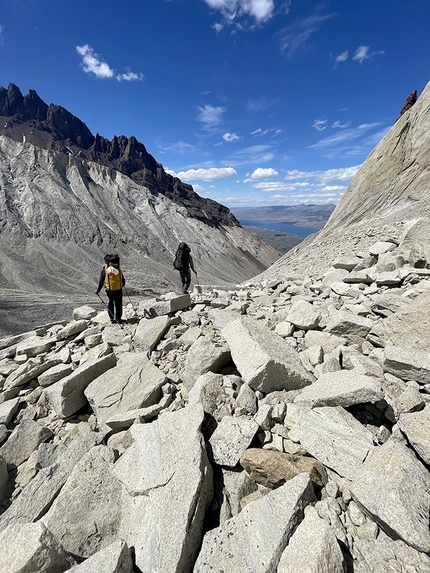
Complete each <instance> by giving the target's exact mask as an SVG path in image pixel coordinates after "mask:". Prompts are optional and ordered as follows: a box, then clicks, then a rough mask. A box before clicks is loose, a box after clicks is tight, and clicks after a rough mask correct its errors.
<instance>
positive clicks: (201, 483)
mask: <svg viewBox="0 0 430 573" xmlns="http://www.w3.org/2000/svg"><path fill="white" fill-rule="evenodd" d="M203 419H204V412H203V408H202V407H201V405H200V404H198V405H196V406H192V407H191V406H188V407H186V408H183V409H182V410H178V411H177V412H173V413H169V412H167V413H164V414H162V415H161V416H160V417H159V418H158V419H157V420H156V421H155V422H152V423H151V424H137V425H133V426H132V427H131V428H130V430H129V432H130V433H131V436H132V438H133V444H132V445H131V446H130V447H129V448H128V449H127V450H126V451H125V452H124V454H123V455H122V456H121V457H120V458H119V460H118V461H117V462H116V463H115V466H114V470H113V475H114V476H115V478H116V479H118V480H120V481H121V483H123V485H124V487H125V490H126V491H127V493H128V501H125V502H124V503H125V505H124V510H123V517H122V524H121V528H120V532H119V533H120V538H122V539H124V540H125V541H126V542H127V544H128V545H129V546H130V547H134V549H135V556H136V558H135V559H136V565H137V566H138V567H139V569H140V570H141V571H151V573H165V572H166V571H178V572H179V571H184V572H189V571H191V570H192V567H193V563H194V561H195V558H196V555H197V551H198V549H199V547H200V543H201V535H202V527H203V520H204V517H205V512H206V509H207V507H208V506H209V504H210V502H211V501H212V495H213V491H212V487H213V486H212V469H211V466H210V464H209V461H208V458H207V455H206V450H205V447H204V441H203V438H202V435H201V432H200V427H201V424H202V422H203Z"/></svg>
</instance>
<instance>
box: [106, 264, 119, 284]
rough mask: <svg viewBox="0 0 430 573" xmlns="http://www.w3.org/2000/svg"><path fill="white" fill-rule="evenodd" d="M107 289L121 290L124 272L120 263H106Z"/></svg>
mask: <svg viewBox="0 0 430 573" xmlns="http://www.w3.org/2000/svg"><path fill="white" fill-rule="evenodd" d="M104 269H105V289H106V290H121V289H122V273H121V269H120V267H119V264H118V263H109V264H105V266H104Z"/></svg>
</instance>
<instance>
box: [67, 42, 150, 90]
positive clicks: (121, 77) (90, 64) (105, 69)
mask: <svg viewBox="0 0 430 573" xmlns="http://www.w3.org/2000/svg"><path fill="white" fill-rule="evenodd" d="M76 51H77V52H78V54H79V55H80V56H82V63H81V67H82V69H83V70H84V72H86V73H87V74H94V75H95V76H96V77H97V78H100V79H110V78H113V77H115V78H116V79H117V80H118V81H119V82H122V81H126V82H135V81H141V80H143V74H136V73H134V72H131V71H128V72H126V73H124V74H117V75H116V76H115V70H114V69H113V68H111V67H110V66H109V64H107V63H106V62H104V61H103V60H102V59H101V58H100V56H99V54H96V53H95V52H94V50H93V49H92V48H91V46H89V45H88V44H85V45H84V46H76Z"/></svg>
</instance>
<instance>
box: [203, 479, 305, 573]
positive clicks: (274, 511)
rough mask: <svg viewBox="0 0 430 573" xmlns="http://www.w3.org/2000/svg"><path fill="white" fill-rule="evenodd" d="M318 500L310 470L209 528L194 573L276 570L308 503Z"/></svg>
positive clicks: (261, 572) (257, 572) (270, 571)
mask: <svg viewBox="0 0 430 573" xmlns="http://www.w3.org/2000/svg"><path fill="white" fill-rule="evenodd" d="M314 500H315V496H314V492H313V488H312V485H311V481H310V479H309V476H308V475H307V474H300V475H298V476H296V477H295V478H293V479H292V480H290V481H288V482H287V483H285V484H284V485H283V486H281V487H279V488H278V489H275V490H273V491H272V492H270V493H268V494H267V495H265V496H264V497H262V498H260V499H258V500H257V501H254V502H251V503H249V504H248V505H247V506H246V507H245V508H244V509H243V510H242V511H241V512H240V513H239V515H236V516H235V517H232V518H231V519H229V520H228V521H226V522H225V523H224V524H223V525H221V526H220V527H217V528H215V529H212V530H211V531H208V532H207V533H206V535H205V536H204V538H203V544H202V548H201V550H200V554H199V556H198V558H197V561H196V564H195V566H194V569H193V573H213V572H214V571H225V572H229V573H233V572H239V571H240V572H245V571H246V572H249V573H251V572H252V573H275V572H276V571H277V567H278V563H279V559H280V557H281V555H282V553H283V551H284V549H285V547H286V546H287V544H288V541H289V539H290V538H291V536H292V534H293V532H294V530H295V529H296V526H297V523H298V522H300V521H301V519H302V518H303V512H304V509H305V507H306V506H307V505H308V504H309V503H312V502H313V501H314Z"/></svg>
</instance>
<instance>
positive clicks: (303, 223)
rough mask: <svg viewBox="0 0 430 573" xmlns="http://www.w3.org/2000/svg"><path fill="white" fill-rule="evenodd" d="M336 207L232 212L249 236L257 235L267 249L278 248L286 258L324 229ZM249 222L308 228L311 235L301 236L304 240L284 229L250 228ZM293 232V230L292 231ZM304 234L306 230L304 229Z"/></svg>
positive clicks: (295, 206)
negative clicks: (268, 246)
mask: <svg viewBox="0 0 430 573" xmlns="http://www.w3.org/2000/svg"><path fill="white" fill-rule="evenodd" d="M335 206H336V205H332V204H329V205H294V206H269V207H238V208H232V209H231V211H232V212H233V213H234V215H235V217H236V218H237V219H238V220H239V221H240V223H241V225H242V226H243V227H244V229H246V230H247V231H248V232H250V233H252V234H253V235H255V236H256V237H257V238H258V239H260V240H261V241H264V242H265V243H266V244H267V245H270V246H271V247H274V248H275V249H276V250H277V251H279V252H280V253H282V254H285V253H287V252H288V251H290V250H291V249H293V248H294V247H296V246H297V245H298V244H299V243H301V242H302V240H303V239H304V238H305V236H307V235H308V234H311V233H313V232H315V231H314V229H322V227H324V225H325V224H326V222H327V221H328V219H329V217H330V215H331V214H332V212H333V211H334V208H335ZM248 221H255V222H257V221H258V222H262V223H264V222H267V223H282V224H286V225H290V226H293V225H294V226H296V227H306V228H308V229H309V233H305V234H303V232H302V233H300V236H298V235H296V234H294V229H292V231H293V233H290V232H284V231H283V230H280V229H276V230H273V229H270V228H263V227H261V226H257V225H251V224H246V223H247V222H248ZM288 230H289V229H288ZM302 231H303V229H302Z"/></svg>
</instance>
